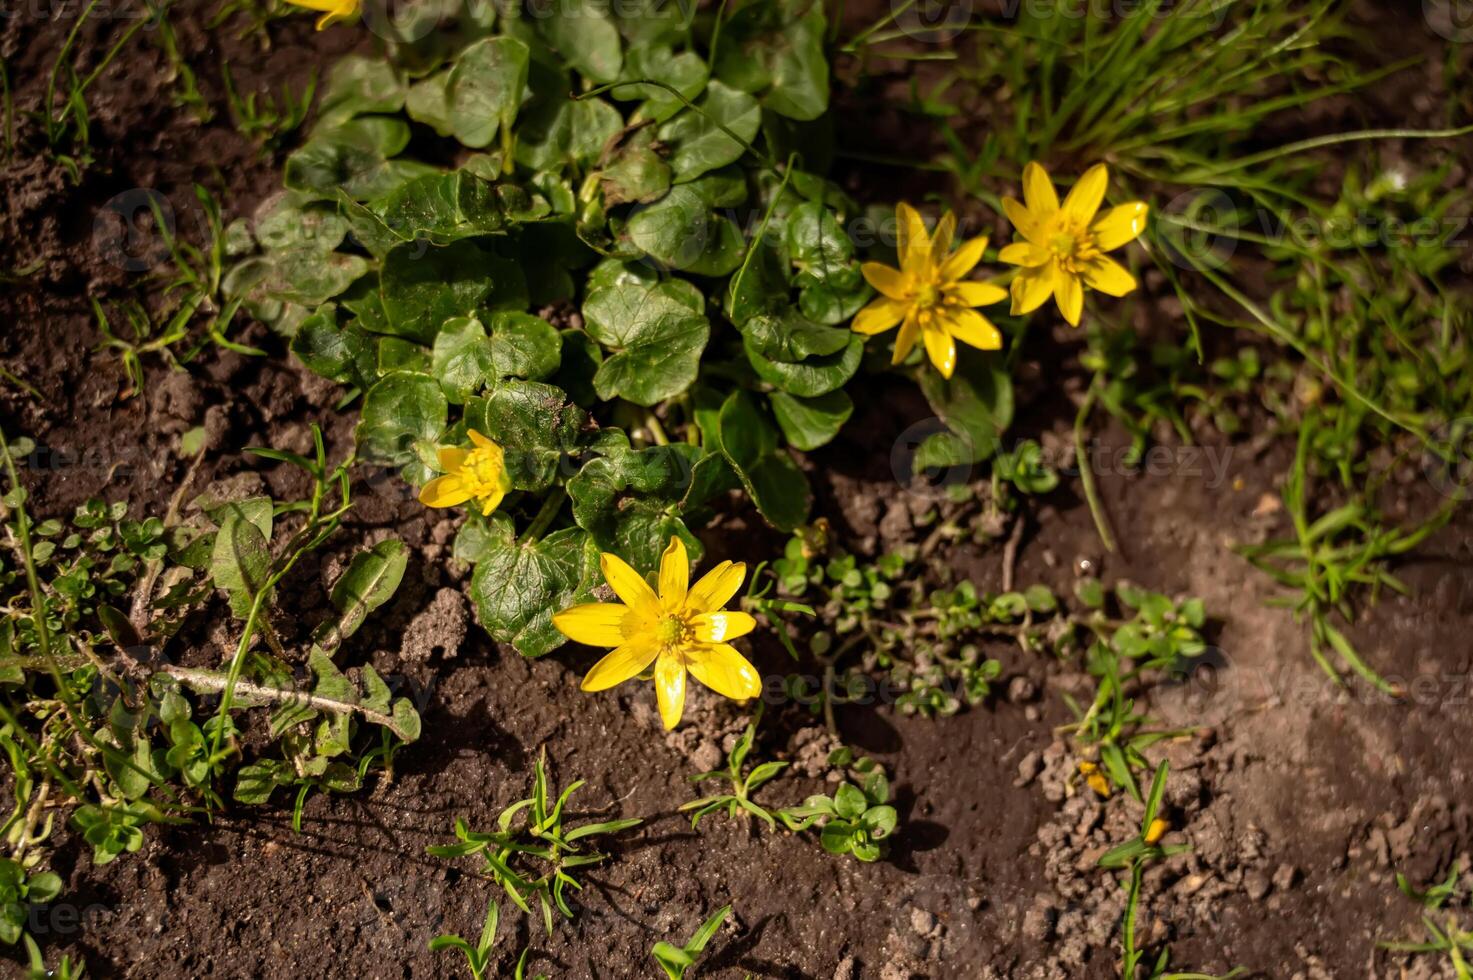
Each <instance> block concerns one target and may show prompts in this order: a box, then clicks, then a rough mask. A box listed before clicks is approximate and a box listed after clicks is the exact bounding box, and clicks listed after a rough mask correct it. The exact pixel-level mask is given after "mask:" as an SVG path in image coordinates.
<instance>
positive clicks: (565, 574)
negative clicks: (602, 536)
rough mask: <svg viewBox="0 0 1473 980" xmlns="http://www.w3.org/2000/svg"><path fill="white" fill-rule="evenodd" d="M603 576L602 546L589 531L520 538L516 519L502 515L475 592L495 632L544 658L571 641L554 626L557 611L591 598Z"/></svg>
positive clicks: (491, 531)
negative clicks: (521, 539)
mask: <svg viewBox="0 0 1473 980" xmlns="http://www.w3.org/2000/svg"><path fill="white" fill-rule="evenodd" d="M601 581H602V579H601V577H600V573H599V562H598V547H597V546H596V545H595V544H594V543H593V538H592V537H591V536H590V535H589V534H588V532H587V531H585V530H583V529H582V528H579V527H570V528H564V529H563V530H561V531H554V532H553V533H552V534H549V535H547V536H546V537H544V538H540V539H538V540H536V541H530V542H519V541H517V540H516V536H515V529H514V528H513V527H512V523H511V519H510V518H508V517H507V516H506V515H504V514H497V515H495V516H494V517H493V518H492V520H491V522H490V526H489V528H488V534H487V537H486V541H485V549H484V551H483V552H482V554H481V560H480V561H479V562H478V563H477V564H476V570H475V572H474V573H473V574H472V575H471V587H470V594H471V598H472V599H473V600H474V601H475V603H476V610H477V613H478V614H479V618H480V621H481V625H482V626H484V627H485V628H486V631H487V632H489V633H490V634H491V636H492V637H494V638H495V639H496V640H499V641H500V642H502V643H509V644H511V645H512V646H513V647H515V648H516V650H517V652H518V653H520V654H521V655H522V656H524V657H540V656H542V655H543V654H545V653H548V652H550V651H552V650H555V649H557V648H558V647H560V646H562V645H563V643H564V642H566V641H565V640H564V638H563V635H562V634H561V633H559V632H558V631H557V628H556V627H554V626H553V625H552V616H553V613H555V612H558V611H560V610H562V609H566V608H567V607H568V606H572V605H576V604H578V603H580V602H589V601H591V600H592V594H591V593H592V590H593V588H594V586H596V585H598V584H599V583H600V582H601Z"/></svg>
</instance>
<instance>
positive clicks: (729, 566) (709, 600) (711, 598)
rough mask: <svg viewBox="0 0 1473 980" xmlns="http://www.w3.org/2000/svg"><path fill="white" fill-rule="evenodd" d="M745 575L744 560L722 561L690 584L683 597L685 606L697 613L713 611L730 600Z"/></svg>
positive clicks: (740, 585)
mask: <svg viewBox="0 0 1473 980" xmlns="http://www.w3.org/2000/svg"><path fill="white" fill-rule="evenodd" d="M746 577H747V566H746V564H745V563H744V562H730V561H724V562H722V563H721V564H719V565H717V566H716V567H715V568H713V569H711V570H710V571H709V572H707V573H706V574H705V575H702V576H701V578H700V580H699V581H697V582H696V584H695V585H693V586H691V589H690V593H689V594H688V595H687V596H686V598H685V608H687V609H689V610H691V611H692V612H697V613H704V612H715V611H716V610H718V609H720V608H721V607H722V606H724V605H726V604H727V603H728V602H730V601H731V597H732V596H734V595H736V594H737V590H738V589H740V588H741V587H742V579H744V578H746Z"/></svg>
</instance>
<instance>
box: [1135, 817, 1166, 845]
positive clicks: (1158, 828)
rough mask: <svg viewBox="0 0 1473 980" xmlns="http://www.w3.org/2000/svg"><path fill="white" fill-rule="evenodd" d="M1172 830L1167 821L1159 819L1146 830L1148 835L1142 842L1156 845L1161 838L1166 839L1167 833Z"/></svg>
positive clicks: (1153, 821)
mask: <svg viewBox="0 0 1473 980" xmlns="http://www.w3.org/2000/svg"><path fill="white" fill-rule="evenodd" d="M1170 829H1171V824H1169V823H1167V822H1166V821H1165V820H1162V819H1161V818H1160V817H1157V818H1156V819H1155V820H1152V821H1151V826H1149V827H1147V828H1146V834H1145V837H1143V838H1142V840H1144V841H1145V842H1146V843H1147V844H1155V843H1156V842H1158V841H1159V840H1161V838H1163V837H1165V836H1166V832H1167V831H1168V830H1170Z"/></svg>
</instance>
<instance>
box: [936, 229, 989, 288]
mask: <svg viewBox="0 0 1473 980" xmlns="http://www.w3.org/2000/svg"><path fill="white" fill-rule="evenodd" d="M985 251H987V236H986V235H980V236H978V237H976V238H969V239H967V240H966V241H964V242H962V247H961V248H959V249H957V250H956V252H955V253H954V254H953V255H952V256H951V257H950V258H948V259H947V260H946V261H945V262H943V263H941V278H942V280H943V281H945V282H952V281H955V280H957V279H960V278H961V277H962V276H964V275H966V274H967V273H969V272H971V271H972V270H973V269H975V268H977V263H978V262H981V261H982V253H983V252H985Z"/></svg>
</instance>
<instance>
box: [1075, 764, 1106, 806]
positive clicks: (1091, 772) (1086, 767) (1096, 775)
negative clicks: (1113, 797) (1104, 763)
mask: <svg viewBox="0 0 1473 980" xmlns="http://www.w3.org/2000/svg"><path fill="white" fill-rule="evenodd" d="M1079 774H1080V775H1081V776H1083V777H1084V782H1085V784H1086V785H1087V786H1089V788H1090V789H1092V790H1094V791H1095V794H1096V795H1098V796H1099V797H1100V799H1102V800H1106V799H1109V798H1110V780H1108V779H1106V778H1105V774H1104V773H1103V772H1101V771H1100V767H1099V766H1097V765H1095V764H1094V763H1093V762H1081V763H1080V764H1079Z"/></svg>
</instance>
